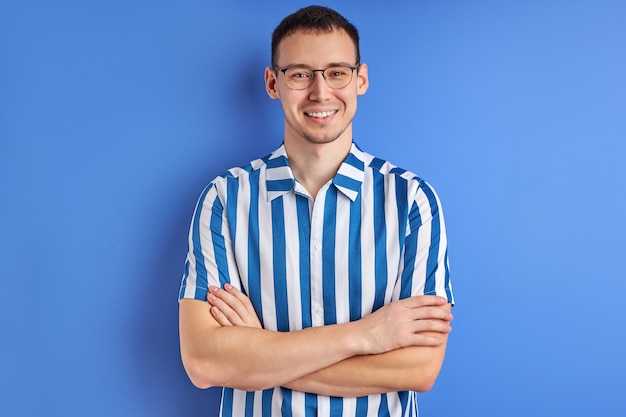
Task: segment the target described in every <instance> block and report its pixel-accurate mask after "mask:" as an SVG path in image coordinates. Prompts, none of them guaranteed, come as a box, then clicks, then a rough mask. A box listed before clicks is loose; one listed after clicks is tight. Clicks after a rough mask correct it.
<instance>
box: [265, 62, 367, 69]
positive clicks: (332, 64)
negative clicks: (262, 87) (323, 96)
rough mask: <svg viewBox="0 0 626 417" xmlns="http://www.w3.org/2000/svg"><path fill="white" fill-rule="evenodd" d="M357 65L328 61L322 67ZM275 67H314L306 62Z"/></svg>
mask: <svg viewBox="0 0 626 417" xmlns="http://www.w3.org/2000/svg"><path fill="white" fill-rule="evenodd" d="M356 65H358V62H357V64H354V65H353V64H348V63H347V62H330V63H328V64H326V65H325V66H324V68H328V67H335V66H345V67H354V66H356ZM276 67H277V68H306V69H315V68H313V67H312V66H311V65H307V64H291V65H285V66H279V65H277V66H276Z"/></svg>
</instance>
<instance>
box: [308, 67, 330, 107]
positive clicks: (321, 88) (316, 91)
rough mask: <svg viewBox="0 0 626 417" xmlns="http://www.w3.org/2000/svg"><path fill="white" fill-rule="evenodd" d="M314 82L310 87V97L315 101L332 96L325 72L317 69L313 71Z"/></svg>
mask: <svg viewBox="0 0 626 417" xmlns="http://www.w3.org/2000/svg"><path fill="white" fill-rule="evenodd" d="M313 74H314V75H313V84H311V86H310V87H309V98H310V99H311V100H313V101H324V100H327V99H328V98H329V96H330V87H329V86H328V84H326V79H324V72H323V71H322V70H316V71H314V72H313Z"/></svg>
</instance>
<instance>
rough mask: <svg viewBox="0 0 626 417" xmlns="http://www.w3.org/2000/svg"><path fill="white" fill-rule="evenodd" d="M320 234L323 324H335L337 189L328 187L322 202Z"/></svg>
mask: <svg viewBox="0 0 626 417" xmlns="http://www.w3.org/2000/svg"><path fill="white" fill-rule="evenodd" d="M324 225H325V226H324V232H323V235H322V293H323V299H324V324H337V307H336V300H335V233H336V231H337V189H336V188H334V187H330V188H329V189H328V191H327V192H326V201H325V203H324Z"/></svg>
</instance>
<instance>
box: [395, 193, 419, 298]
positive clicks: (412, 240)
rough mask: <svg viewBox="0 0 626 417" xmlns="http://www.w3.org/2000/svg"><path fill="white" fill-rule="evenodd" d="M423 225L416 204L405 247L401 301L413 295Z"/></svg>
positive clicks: (410, 218)
mask: <svg viewBox="0 0 626 417" xmlns="http://www.w3.org/2000/svg"><path fill="white" fill-rule="evenodd" d="M421 224H422V219H421V217H420V210H419V207H418V206H417V204H416V203H415V202H414V203H413V206H412V207H411V211H410V213H409V228H410V230H411V233H410V234H409V236H407V238H406V240H405V246H404V268H403V270H402V277H401V281H400V299H403V298H408V297H410V296H411V295H412V283H413V273H414V268H415V265H414V261H415V257H416V256H417V237H418V235H419V227H420V226H421Z"/></svg>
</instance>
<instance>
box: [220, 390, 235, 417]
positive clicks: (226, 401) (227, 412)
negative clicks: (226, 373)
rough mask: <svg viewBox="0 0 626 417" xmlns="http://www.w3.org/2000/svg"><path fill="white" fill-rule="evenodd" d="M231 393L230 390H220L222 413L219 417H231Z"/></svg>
mask: <svg viewBox="0 0 626 417" xmlns="http://www.w3.org/2000/svg"><path fill="white" fill-rule="evenodd" d="M233 393H234V390H233V389H232V388H224V389H223V390H222V413H221V417H234V416H233Z"/></svg>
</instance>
